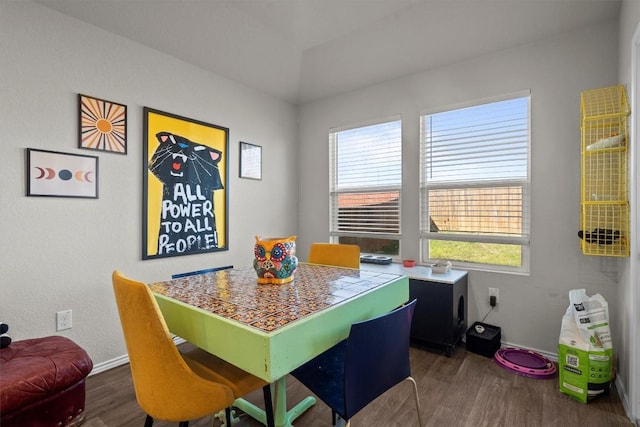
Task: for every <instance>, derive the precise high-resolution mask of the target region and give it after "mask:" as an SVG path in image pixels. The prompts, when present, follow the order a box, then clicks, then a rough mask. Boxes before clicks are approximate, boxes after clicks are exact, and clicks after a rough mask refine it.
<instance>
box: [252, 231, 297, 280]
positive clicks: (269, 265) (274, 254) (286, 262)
mask: <svg viewBox="0 0 640 427" xmlns="http://www.w3.org/2000/svg"><path fill="white" fill-rule="evenodd" d="M253 253H254V255H255V257H256V258H255V259H254V260H253V268H254V269H255V270H256V273H257V274H258V283H260V284H265V283H274V284H282V283H288V282H290V281H292V280H293V272H294V271H296V268H297V267H298V258H296V256H295V253H296V236H291V237H274V238H266V239H260V236H256V245H255V247H254V249H253Z"/></svg>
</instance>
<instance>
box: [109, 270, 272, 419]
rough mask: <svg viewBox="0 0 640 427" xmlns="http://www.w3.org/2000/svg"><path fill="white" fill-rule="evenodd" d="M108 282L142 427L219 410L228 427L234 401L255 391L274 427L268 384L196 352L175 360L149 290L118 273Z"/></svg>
mask: <svg viewBox="0 0 640 427" xmlns="http://www.w3.org/2000/svg"><path fill="white" fill-rule="evenodd" d="M112 279H113V290H114V293H115V298H116V303H117V305H118V312H119V314H120V323H121V324H122V331H123V333H124V339H125V342H126V345H127V352H128V353H129V361H130V366H131V375H132V377H133V385H134V388H135V393H136V399H137V401H138V404H139V405H140V407H141V408H142V409H143V410H144V412H145V413H146V414H147V419H146V422H145V427H151V426H152V425H153V420H154V418H156V419H160V420H165V421H172V422H180V426H184V427H186V426H187V425H188V423H189V421H188V420H191V419H195V418H201V417H205V416H207V415H211V414H214V413H217V412H219V411H221V410H223V409H224V410H225V413H226V419H227V423H226V425H231V417H230V414H231V411H230V407H231V405H232V403H233V402H234V400H235V399H237V398H239V397H241V396H244V395H245V394H247V393H249V392H252V391H254V390H257V389H259V388H261V387H262V389H263V392H264V399H265V407H266V408H265V411H266V419H267V425H268V426H273V425H274V420H273V405H272V401H271V388H270V386H269V383H267V382H265V381H263V380H261V379H260V378H258V377H255V376H253V375H251V374H249V373H248V372H245V371H243V370H242V369H239V368H237V367H235V366H234V365H232V364H230V363H227V362H225V361H224V360H222V359H219V358H217V357H215V356H213V355H212V354H209V353H207V352H205V351H203V350H200V349H196V350H193V351H190V352H187V353H184V354H181V353H180V351H179V350H178V348H177V347H176V345H175V344H174V342H173V340H172V338H171V335H170V333H169V329H168V327H167V324H166V323H165V321H164V318H163V317H162V313H161V311H160V309H159V307H158V304H157V302H156V300H155V298H154V297H153V294H152V293H151V290H150V289H149V287H148V286H147V285H145V284H144V283H141V282H137V281H134V280H131V279H128V278H126V277H124V276H123V275H122V274H121V273H120V272H119V271H114V272H113V275H112Z"/></svg>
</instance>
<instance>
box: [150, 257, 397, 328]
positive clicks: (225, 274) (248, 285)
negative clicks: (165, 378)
mask: <svg viewBox="0 0 640 427" xmlns="http://www.w3.org/2000/svg"><path fill="white" fill-rule="evenodd" d="M398 277H400V275H397V274H389V273H384V272H376V271H363V270H354V269H349V268H341V267H330V266H323V265H314V264H300V265H299V266H298V269H297V270H296V272H295V275H294V280H293V281H292V282H290V283H285V284H282V285H270V284H258V282H257V276H256V272H255V270H254V269H253V268H252V267H246V268H234V269H228V270H220V271H215V272H212V273H205V274H198V275H195V276H188V277H184V278H180V279H174V280H169V281H165V282H158V283H153V284H151V285H150V288H151V290H152V291H153V292H155V293H157V294H160V295H164V296H165V297H169V298H173V299H176V300H178V301H181V302H184V303H186V304H189V305H193V306H195V307H198V308H200V309H203V310H206V311H209V312H211V313H214V314H217V315H219V316H222V317H226V318H228V319H232V320H235V321H238V322H240V323H242V324H244V325H247V326H250V327H253V328H256V329H259V330H262V331H265V332H273V331H275V330H276V329H278V328H280V327H282V326H285V325H287V324H289V323H291V322H293V321H295V320H298V319H301V318H303V317H305V316H308V315H310V314H312V313H315V312H317V311H320V310H323V309H326V308H329V307H331V306H333V305H337V304H340V303H341V302H343V301H345V300H348V299H350V298H353V297H355V296H357V295H359V294H362V293H365V292H367V291H370V290H372V289H374V288H376V287H378V286H382V285H384V284H386V283H389V282H391V281H394V280H397V279H398Z"/></svg>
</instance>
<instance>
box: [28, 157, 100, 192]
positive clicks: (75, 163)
mask: <svg viewBox="0 0 640 427" xmlns="http://www.w3.org/2000/svg"><path fill="white" fill-rule="evenodd" d="M27 196H51V197H81V198H88V199H97V198H98V157H97V156H83V155H80V154H71V153H61V152H58V151H47V150H37V149H34V148H27Z"/></svg>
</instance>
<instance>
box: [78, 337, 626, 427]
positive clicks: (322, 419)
mask: <svg viewBox="0 0 640 427" xmlns="http://www.w3.org/2000/svg"><path fill="white" fill-rule="evenodd" d="M185 345H188V344H182V346H185ZM411 367H412V375H413V377H414V378H415V380H416V382H417V383H418V390H419V394H420V400H421V404H422V412H423V419H424V421H425V424H426V426H429V427H478V426H504V427H521V426H531V427H554V426H558V427H609V426H611V427H614V426H634V424H633V423H632V422H631V421H630V420H629V418H627V416H626V415H625V412H624V408H623V406H622V403H621V402H620V399H619V397H618V393H617V391H616V389H615V387H612V389H611V392H610V393H609V394H608V395H606V396H602V397H599V398H598V399H596V400H593V401H591V402H589V403H588V404H583V403H580V402H577V401H576V400H573V399H572V398H570V397H568V396H566V395H564V394H562V393H560V392H559V391H558V378H557V376H556V377H555V378H553V379H548V380H539V379H531V378H528V377H524V376H520V375H516V374H514V373H511V372H510V371H507V370H505V369H503V368H501V367H499V366H498V365H496V363H495V362H494V361H493V360H492V359H489V358H486V357H483V356H480V355H477V354H475V353H471V352H467V351H465V349H464V346H462V347H458V348H457V349H456V350H455V352H454V354H453V356H452V357H451V358H448V357H446V356H445V355H444V354H441V353H439V352H434V351H427V350H424V349H419V348H413V347H412V349H411ZM309 394H310V393H309V391H308V390H307V389H306V388H304V386H303V385H302V384H300V383H299V382H297V381H296V380H295V379H294V378H292V377H290V376H289V377H288V379H287V401H288V403H289V405H288V407H291V406H293V405H294V404H295V403H297V402H298V401H300V400H301V399H302V398H303V397H306V396H308V395H309ZM247 399H248V400H250V401H252V402H254V403H256V404H258V405H260V406H263V402H262V393H261V392H255V393H252V394H250V395H248V396H247ZM85 409H86V417H87V418H86V421H85V422H84V423H83V426H82V427H142V426H143V425H144V419H145V414H144V413H143V412H142V410H141V409H140V407H139V406H138V404H137V402H136V399H135V394H134V391H133V384H132V381H131V375H130V372H129V365H123V366H120V367H117V368H114V369H111V370H109V371H106V372H102V373H100V374H97V375H93V376H91V377H89V378H88V379H87V395H86V405H85ZM238 415H239V422H238V423H237V424H234V426H238V427H244V426H247V427H259V426H260V424H259V423H258V422H256V421H254V420H253V419H251V418H249V417H248V416H247V415H245V414H242V413H239V414H238ZM169 425H173V426H177V423H167V422H162V421H156V422H155V423H154V426H156V427H165V426H169ZM219 425H220V421H219V420H218V419H214V420H212V418H211V417H207V418H203V419H199V420H192V421H191V423H190V426H198V427H204V426H209V427H211V426H219ZM294 425H295V427H321V426H330V425H331V411H330V409H329V408H328V407H327V406H326V405H324V404H323V403H322V402H321V401H318V403H316V405H315V406H314V407H312V408H311V409H309V410H308V411H307V412H305V413H304V414H303V415H301V416H300V417H299V418H298V419H297V420H296V421H295V422H294ZM351 425H352V426H353V427H371V426H405V427H406V426H409V427H413V426H417V425H418V421H417V416H416V412H415V405H414V400H413V393H412V392H411V385H410V383H409V382H407V381H405V382H403V383H401V384H399V385H397V386H396V387H395V388H393V389H392V390H390V391H388V392H387V393H386V394H384V395H383V396H381V397H379V398H378V399H377V400H375V401H374V402H373V403H371V404H370V405H369V406H367V407H366V408H365V409H363V410H362V411H361V412H360V413H358V414H357V415H356V416H355V417H354V418H353V419H352V422H351Z"/></svg>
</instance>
